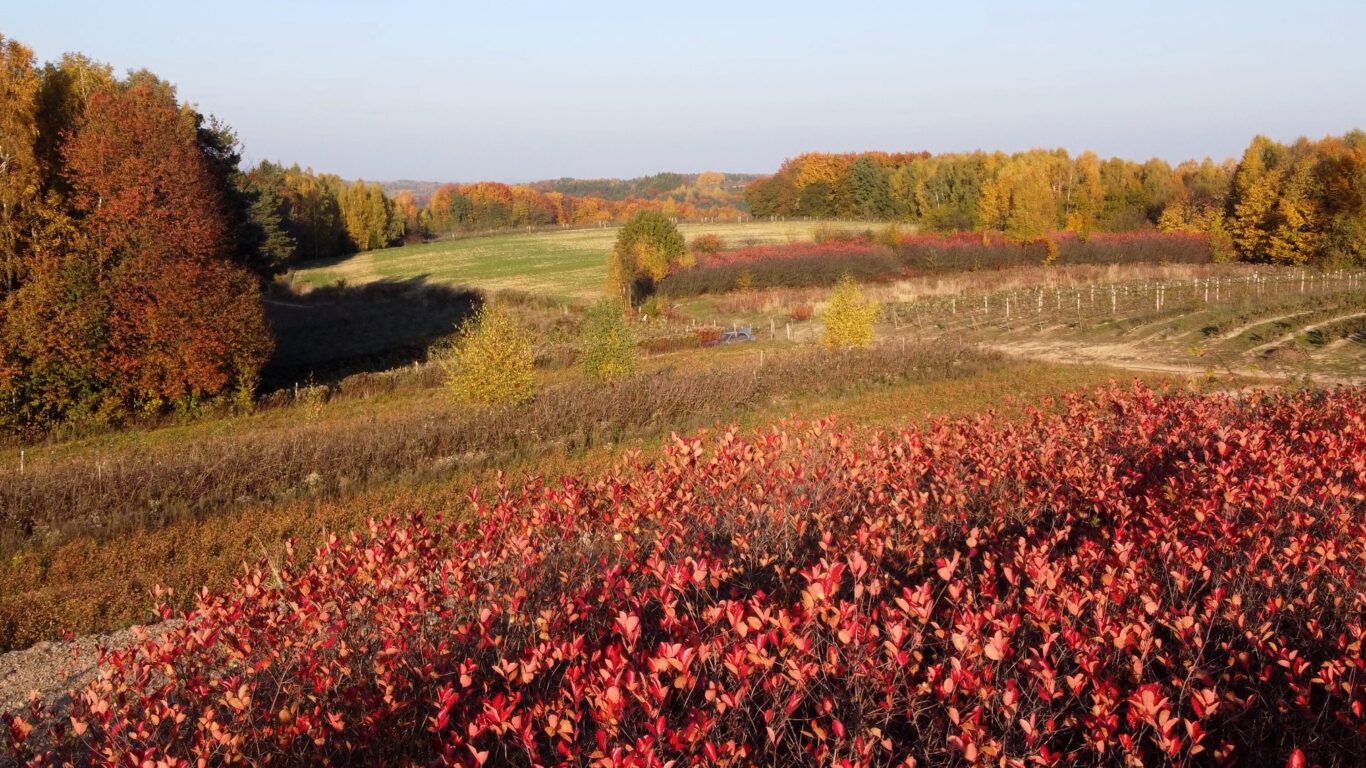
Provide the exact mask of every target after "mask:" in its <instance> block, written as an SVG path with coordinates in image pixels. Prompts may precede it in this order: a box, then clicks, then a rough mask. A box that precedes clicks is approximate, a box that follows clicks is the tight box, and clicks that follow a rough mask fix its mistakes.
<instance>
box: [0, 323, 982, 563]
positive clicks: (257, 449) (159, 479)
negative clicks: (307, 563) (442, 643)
mask: <svg viewBox="0 0 1366 768" xmlns="http://www.w3.org/2000/svg"><path fill="white" fill-rule="evenodd" d="M992 360H994V358H993V357H991V356H988V355H982V354H980V353H977V352H973V351H970V350H968V349H967V348H962V347H952V346H950V347H944V346H942V345H935V346H929V345H923V346H921V345H916V346H911V347H908V348H906V349H905V350H902V349H901V348H899V347H891V346H888V347H884V348H880V349H875V350H869V351H863V352H858V353H854V354H846V355H837V354H825V353H799V354H793V355H791V356H784V357H779V358H777V359H772V358H770V360H769V361H768V364H767V365H764V366H762V367H760V366H746V365H744V364H743V363H741V364H739V365H738V366H737V367H734V368H728V369H726V370H713V369H702V370H692V371H687V372H675V371H661V372H656V373H652V374H649V375H644V376H640V377H637V378H633V379H629V380H625V381H620V382H615V383H611V384H601V383H589V382H576V383H571V384H566V385H561V386H558V387H552V388H550V389H547V390H545V391H543V392H541V393H539V394H538V395H537V396H536V398H535V399H534V400H533V401H532V402H530V403H528V404H527V405H525V406H522V407H518V408H511V409H498V408H481V407H463V408H462V407H457V406H453V405H448V404H446V403H444V402H442V401H439V400H424V401H420V404H417V405H415V406H414V407H411V408H405V409H402V410H397V409H392V410H388V411H385V412H382V413H378V414H368V415H366V416H364V417H363V418H357V419H353V420H349V421H345V422H340V423H337V422H329V421H321V422H317V423H302V424H299V425H297V426H288V427H283V428H280V429H277V430H273V431H269V432H257V433H248V434H240V435H232V436H222V437H205V438H200V439H191V440H188V441H184V442H180V443H178V444H176V445H173V446H164V447H154V448H144V449H136V448H133V449H122V450H115V451H114V452H112V453H110V454H107V455H103V454H102V455H93V456H92V455H89V454H86V455H81V456H78V457H76V458H72V459H66V460H57V461H55V462H54V463H45V464H33V465H31V466H29V467H28V468H27V471H25V472H24V473H22V474H20V473H19V472H17V471H6V472H5V473H4V474H0V554H10V553H13V552H15V551H17V550H20V549H22V548H24V546H26V543H27V542H31V541H35V540H45V541H48V542H51V541H54V540H60V539H63V538H66V537H70V536H73V535H90V536H95V537H97V538H100V537H105V536H109V535H113V534H117V533H119V532H120V531H124V530H127V529H129V528H130V527H131V528H139V527H149V526H151V527H155V526H157V525H161V524H164V523H165V522H167V521H169V520H172V519H176V518H180V517H183V516H189V517H192V518H203V517H206V516H209V515H212V514H220V513H223V512H224V511H226V510H230V509H232V508H234V507H238V506H241V505H244V504H250V503H259V502H264V501H271V500H274V499H278V498H281V497H286V496H295V495H324V496H326V495H332V494H336V493H341V492H343V491H346V490H348V489H350V490H354V489H356V488H357V487H361V486H364V485H366V484H369V483H372V482H375V481H378V480H383V479H387V478H393V477H400V476H413V477H424V476H428V475H431V474H432V473H438V472H441V471H443V470H444V469H445V468H448V467H450V466H451V465H452V464H454V463H459V462H468V461H471V460H475V459H477V458H478V457H480V456H488V455H494V454H502V453H511V454H514V455H518V454H520V453H522V452H524V451H527V450H535V449H538V448H540V447H541V446H544V445H545V444H546V443H555V444H558V445H561V446H562V447H564V448H565V449H569V450H572V449H578V448H582V447H584V446H588V445H593V444H597V443H600V442H603V441H616V440H619V439H620V438H621V436H622V435H623V434H624V433H625V432H627V431H628V430H631V429H634V428H639V427H643V426H651V425H662V424H673V423H677V422H679V421H680V420H682V421H686V420H688V419H692V418H696V417H698V416H706V415H708V414H712V415H721V414H725V413H731V412H733V411H734V409H735V408H736V407H738V406H742V405H744V404H746V403H754V402H759V401H763V400H765V399H766V398H769V397H771V396H773V395H777V394H799V393H803V392H808V391H822V390H828V389H829V388H831V387H846V386H851V385H865V384H869V383H875V382H878V381H886V380H904V379H923V380H932V379H937V378H944V377H951V376H957V375H968V374H970V373H972V372H974V371H976V370H980V368H981V367H982V366H984V365H986V364H988V363H989V362H990V361H992Z"/></svg>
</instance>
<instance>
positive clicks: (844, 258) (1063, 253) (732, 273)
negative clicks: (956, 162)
mask: <svg viewBox="0 0 1366 768" xmlns="http://www.w3.org/2000/svg"><path fill="white" fill-rule="evenodd" d="M897 241H898V243H899V244H898V245H897V246H895V247H888V246H887V245H885V244H883V243H880V242H879V243H874V242H873V241H872V240H870V239H868V238H866V237H860V238H857V239H854V240H847V241H827V242H817V243H789V244H786V245H765V246H755V247H751V248H738V249H735V250H731V251H720V252H718V253H714V254H710V255H706V256H703V257H701V258H700V259H699V261H698V264H697V265H696V266H694V267H692V268H689V269H680V270H677V271H675V272H673V273H672V274H670V275H669V276H668V277H666V278H664V280H662V281H660V284H659V290H660V291H661V292H663V293H665V294H668V295H671V296H694V295H698V294H704V293H725V292H727V291H731V290H734V289H735V288H736V285H737V283H738V278H739V275H740V274H742V273H743V274H745V275H747V277H746V280H747V281H748V283H749V284H748V286H747V287H748V288H756V289H758V288H775V287H788V288H799V287H809V286H828V285H834V284H835V283H836V282H838V281H839V279H840V278H841V277H843V276H844V275H846V274H848V275H850V276H851V277H853V278H854V279H855V280H857V281H859V282H879V281H887V280H895V279H897V278H900V277H904V276H907V275H916V274H925V273H932V272H950V271H965V270H983V269H1006V268H1009V267H1025V266H1032V267H1037V266H1039V265H1043V264H1056V265H1072V264H1158V263H1182V264H1208V263H1210V262H1211V261H1213V251H1212V250H1211V247H1210V242H1209V238H1208V237H1206V236H1205V235H1202V234H1196V233H1190V232H1122V233H1115V234H1109V233H1104V234H1095V235H1092V236H1091V237H1090V238H1088V239H1086V240H1083V239H1081V238H1079V237H1077V236H1076V235H1075V234H1073V233H1071V232H1061V233H1057V234H1054V235H1050V236H1049V237H1048V238H1045V239H1041V240H1035V241H1032V242H1028V243H1023V244H1021V243H1015V242H1012V241H1010V240H1008V239H1007V238H1006V237H1005V236H1004V235H1000V234H995V233H982V232H962V233H958V234H953V235H913V236H910V237H899V238H897Z"/></svg>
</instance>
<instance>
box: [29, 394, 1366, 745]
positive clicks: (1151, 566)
mask: <svg viewBox="0 0 1366 768" xmlns="http://www.w3.org/2000/svg"><path fill="white" fill-rule="evenodd" d="M1065 406H1066V407H1065V408H1063V409H1061V411H1060V412H1056V413H1053V414H1051V415H1050V414H1045V413H1036V414H1035V415H1033V417H1032V418H1031V419H1030V420H1029V422H1028V423H1024V424H1012V423H1004V422H1001V421H998V420H996V419H994V418H992V417H983V418H978V419H972V420H962V421H956V422H952V423H939V424H936V425H934V426H932V427H930V428H927V429H923V430H915V431H907V432H903V433H900V434H895V435H853V434H849V433H846V432H842V431H839V430H838V429H836V428H834V427H832V426H831V425H830V424H826V423H818V424H815V425H811V426H805V427H803V426H799V425H787V426H786V427H784V428H780V429H777V430H774V431H767V432H762V433H759V434H756V435H754V436H751V437H741V436H739V435H737V434H736V433H735V432H733V431H726V432H723V433H721V434H718V435H715V436H711V435H703V436H699V437H695V438H688V439H684V438H677V439H676V440H675V443H674V445H673V447H672V449H671V450H669V451H668V452H667V453H666V455H665V456H664V457H663V458H661V459H660V460H659V461H657V462H655V463H653V464H651V465H648V466H628V467H623V468H621V469H620V470H619V471H616V472H613V473H610V474H608V475H606V476H602V477H596V478H568V479H565V480H562V481H560V482H556V483H542V482H534V481H533V482H528V483H524V484H521V485H519V486H516V487H513V486H506V485H499V486H497V487H494V488H489V489H486V490H485V491H484V492H482V493H481V492H472V493H471V494H470V510H469V514H468V515H467V516H464V517H462V518H461V519H459V520H441V519H436V518H434V517H433V518H426V519H424V518H422V517H420V516H419V517H418V518H416V519H411V520H394V519H389V520H385V521H383V522H375V523H372V524H371V525H370V527H369V529H368V530H367V531H365V532H363V533H358V534H355V535H352V536H349V537H347V538H345V539H342V538H337V537H334V538H332V539H331V540H330V541H329V542H328V543H327V544H326V546H325V547H324V548H323V549H322V551H321V552H320V553H319V555H318V557H316V558H315V559H314V560H313V561H312V562H311V564H309V565H307V566H295V565H294V564H293V563H292V562H284V563H274V564H272V563H261V564H259V565H257V566H255V567H253V568H250V569H248V570H247V571H246V572H245V573H244V575H243V577H242V578H241V579H240V580H239V581H238V582H237V583H236V585H235V586H234V588H233V589H231V590H229V591H227V592H224V593H221V594H209V593H205V594H202V595H201V596H200V599H199V601H198V604H197V606H196V608H195V609H194V610H193V611H192V612H191V613H190V614H189V615H188V616H186V622H185V623H184V624H183V625H181V626H180V627H178V628H177V629H175V630H173V631H171V632H170V633H168V634H166V635H165V636H163V637H161V638H159V639H156V640H148V641H146V642H144V643H142V644H140V645H136V646H134V647H131V648H127V649H123V650H118V651H114V652H111V653H109V654H107V655H106V656H105V657H104V658H103V659H102V660H101V662H100V665H101V671H102V675H101V677H100V679H98V680H97V681H96V682H94V683H92V684H90V685H89V687H87V688H86V689H84V690H83V691H80V692H78V694H77V695H76V696H75V698H74V701H73V703H72V706H71V710H70V712H69V713H65V714H63V715H61V716H55V715H49V714H48V713H47V712H45V711H44V710H43V708H42V707H41V706H39V705H35V706H34V707H33V708H31V711H28V712H25V713H21V714H20V715H11V716H8V717H7V718H6V724H7V726H8V733H9V739H10V744H11V749H12V750H14V751H15V752H16V754H17V755H18V756H19V757H20V758H21V759H23V760H26V761H28V762H29V764H31V765H47V764H58V763H62V762H71V763H73V764H94V763H101V764H105V763H108V764H138V763H141V764H154V765H160V764H164V765H192V764H196V763H198V764H200V765H204V764H221V763H226V762H228V761H230V760H231V761H243V762H246V763H249V764H267V763H272V764H313V763H322V762H331V763H342V764H376V765H379V764H387V765H392V764H419V763H420V764H443V765H462V766H475V765H526V766H532V765H583V764H592V765H611V766H666V765H806V764H819V765H840V766H873V765H886V766H912V765H922V766H923V765H986V764H990V765H1008V766H1026V765H1031V766H1034V765H1139V764H1142V765H1161V764H1191V763H1201V764H1235V763H1243V764H1246V763H1248V762H1255V763H1257V764H1267V765H1281V764H1286V763H1287V762H1289V763H1290V764H1293V765H1306V764H1310V763H1314V764H1319V765H1357V764H1360V763H1361V762H1362V761H1363V759H1366V713H1364V712H1363V706H1364V705H1366V687H1363V680H1362V675H1361V672H1362V668H1363V658H1362V643H1363V641H1364V640H1366V629H1364V628H1363V622H1362V616H1363V615H1366V592H1364V591H1363V581H1362V568H1363V564H1366V518H1363V515H1364V514H1366V416H1363V414H1366V391H1363V390H1360V389H1356V390H1339V391H1335V392H1329V393H1310V392H1299V393H1281V394H1268V395H1261V394H1251V395H1243V396H1239V397H1232V396H1211V397H1200V396H1196V395H1192V394H1163V393H1155V392H1152V391H1149V390H1146V389H1142V388H1135V389H1133V390H1131V391H1117V390H1112V391H1106V392H1101V393H1098V394H1097V395H1095V396H1094V397H1091V398H1085V399H1083V398H1075V399H1072V400H1070V401H1069V402H1068V403H1066V404H1065ZM377 512H381V510H377ZM167 615H168V616H169V611H167Z"/></svg>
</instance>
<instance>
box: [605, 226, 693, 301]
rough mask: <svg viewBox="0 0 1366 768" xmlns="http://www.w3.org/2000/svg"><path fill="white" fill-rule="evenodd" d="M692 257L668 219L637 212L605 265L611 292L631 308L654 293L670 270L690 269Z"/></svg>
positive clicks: (624, 229) (623, 229) (624, 228)
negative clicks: (657, 284)
mask: <svg viewBox="0 0 1366 768" xmlns="http://www.w3.org/2000/svg"><path fill="white" fill-rule="evenodd" d="M694 263H695V262H694V260H693V256H692V254H691V253H689V251H688V247H687V244H686V243H685V242H684V240H683V235H682V233H680V232H679V231H678V227H677V226H675V225H674V223H673V222H672V221H670V220H669V219H668V217H666V216H664V214H662V213H659V212H657V211H641V212H640V213H637V214H636V215H635V216H634V217H632V219H631V220H630V221H628V222H626V225H625V226H624V227H622V228H621V231H620V232H618V233H617V241H616V245H615V246H613V248H612V255H611V261H610V262H609V264H608V273H609V280H610V282H611V288H612V291H613V292H614V293H615V294H617V295H620V296H622V297H623V298H624V299H625V300H626V301H627V302H629V303H630V304H632V305H634V304H635V302H636V301H638V300H640V299H641V298H643V297H644V296H646V295H648V294H650V293H653V292H654V286H655V283H657V282H659V281H660V280H663V279H664V277H665V276H666V275H668V274H669V272H670V270H673V269H676V268H679V267H684V268H686V267H691V266H692V265H693V264H694Z"/></svg>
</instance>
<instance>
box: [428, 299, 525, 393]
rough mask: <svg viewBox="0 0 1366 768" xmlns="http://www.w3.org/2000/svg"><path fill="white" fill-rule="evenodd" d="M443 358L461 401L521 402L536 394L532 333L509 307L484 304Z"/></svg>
mask: <svg viewBox="0 0 1366 768" xmlns="http://www.w3.org/2000/svg"><path fill="white" fill-rule="evenodd" d="M440 362H441V366H442V368H443V369H444V370H445V372H446V386H447V387H449V388H450V391H451V394H452V395H453V396H454V397H455V399H456V400H457V401H460V402H467V403H481V404H484V405H517V404H519V403H524V402H526V401H528V400H530V399H531V397H532V395H533V394H535V390H536V370H535V362H536V359H535V351H534V350H533V349H532V345H531V336H530V334H528V333H527V331H526V329H525V328H523V327H522V324H521V323H520V322H518V320H517V318H516V316H514V315H513V314H512V313H510V312H508V311H507V310H505V309H501V308H497V307H490V306H488V305H485V306H484V308H483V309H481V310H479V314H478V315H476V316H475V317H474V319H473V320H471V321H470V322H469V324H468V325H466V326H465V329H464V330H463V331H462V332H461V334H460V340H459V342H458V343H457V344H456V345H455V347H454V348H452V349H451V350H449V351H448V352H447V353H446V354H444V355H442V356H441V357H440Z"/></svg>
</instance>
